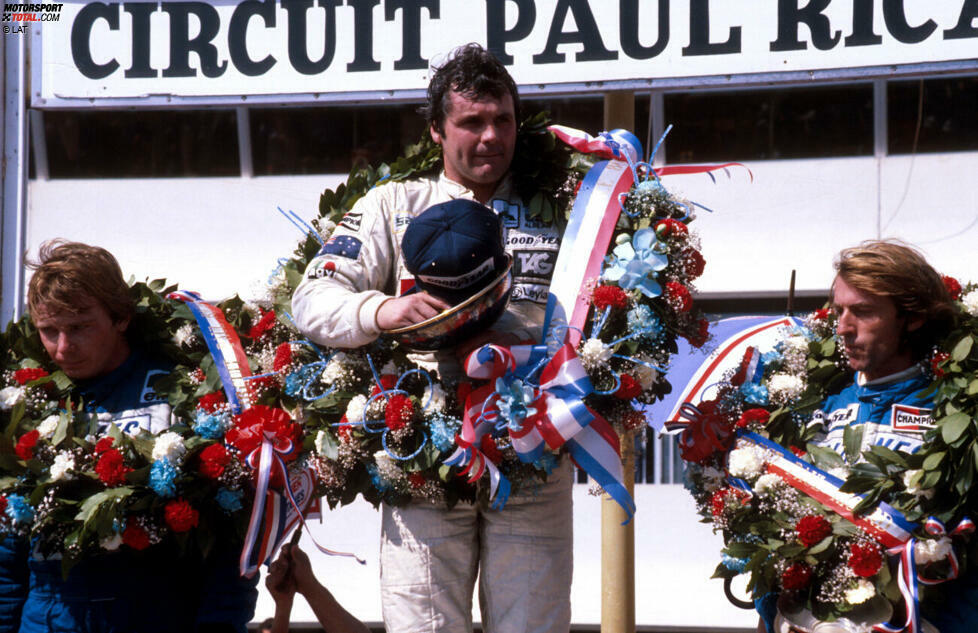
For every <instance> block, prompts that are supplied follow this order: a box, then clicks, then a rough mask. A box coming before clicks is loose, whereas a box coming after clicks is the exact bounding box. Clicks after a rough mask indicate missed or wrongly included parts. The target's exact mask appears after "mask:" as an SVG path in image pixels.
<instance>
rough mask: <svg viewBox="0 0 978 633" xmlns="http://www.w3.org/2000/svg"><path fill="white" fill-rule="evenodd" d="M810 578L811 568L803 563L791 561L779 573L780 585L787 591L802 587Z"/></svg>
mask: <svg viewBox="0 0 978 633" xmlns="http://www.w3.org/2000/svg"><path fill="white" fill-rule="evenodd" d="M811 580H812V568H811V567H809V566H808V565H806V564H805V563H792V564H791V566H790V567H788V568H787V569H785V570H784V572H783V573H782V574H781V586H782V587H784V588H785V589H787V590H788V591H791V590H794V589H804V588H805V587H807V586H808V583H809V582H811Z"/></svg>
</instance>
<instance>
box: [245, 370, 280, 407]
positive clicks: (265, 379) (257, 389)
mask: <svg viewBox="0 0 978 633" xmlns="http://www.w3.org/2000/svg"><path fill="white" fill-rule="evenodd" d="M277 386H278V382H277V381H276V380H275V376H274V375H270V376H255V377H251V378H248V382H246V383H245V387H246V388H247V389H248V397H249V398H251V400H252V402H254V401H255V400H260V399H261V397H262V396H263V395H265V391H267V390H269V389H274V388H275V387H277Z"/></svg>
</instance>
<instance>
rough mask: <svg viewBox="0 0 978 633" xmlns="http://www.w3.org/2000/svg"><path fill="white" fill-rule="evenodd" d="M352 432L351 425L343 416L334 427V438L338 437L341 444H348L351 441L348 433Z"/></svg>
mask: <svg viewBox="0 0 978 633" xmlns="http://www.w3.org/2000/svg"><path fill="white" fill-rule="evenodd" d="M352 430H353V425H352V424H350V422H349V420H347V419H346V416H345V415H344V416H343V417H342V418H340V424H339V426H337V427H336V436H337V437H339V438H340V439H341V440H343V442H345V443H347V444H349V443H350V440H351V439H353V438H352V436H351V435H350V431H352Z"/></svg>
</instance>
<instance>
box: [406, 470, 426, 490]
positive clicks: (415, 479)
mask: <svg viewBox="0 0 978 633" xmlns="http://www.w3.org/2000/svg"><path fill="white" fill-rule="evenodd" d="M426 481H427V480H426V479H425V478H424V475H422V474H421V473H417V472H415V473H410V474H408V483H409V484H411V487H412V488H414V489H415V490H417V489H419V488H423V487H424V484H425V482H426Z"/></svg>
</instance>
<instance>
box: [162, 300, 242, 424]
mask: <svg viewBox="0 0 978 633" xmlns="http://www.w3.org/2000/svg"><path fill="white" fill-rule="evenodd" d="M166 298H167V299H175V300H177V301H183V302H184V303H185V304H187V307H188V308H189V309H190V313H191V314H193V315H194V318H195V319H196V320H197V325H198V326H199V328H200V332H201V335H203V337H204V342H206V343H207V349H208V350H210V353H211V356H212V357H213V358H214V365H215V366H216V367H217V372H218V374H219V375H220V377H221V384H222V385H223V386H224V393H225V394H226V395H227V399H228V404H229V405H230V406H231V412H232V413H234V414H235V415H237V414H239V413H241V412H242V411H243V410H245V409H247V408H248V407H249V406H250V405H251V402H250V401H249V399H248V389H247V388H246V387H245V379H246V378H247V377H248V376H250V375H251V370H250V369H249V367H248V356H247V355H246V354H245V352H244V348H243V347H242V346H241V339H240V338H238V333H237V332H235V331H234V328H233V327H231V324H230V323H228V321H227V319H226V318H225V317H224V312H222V311H221V309H220V308H218V307H217V306H215V305H211V304H210V303H207V302H206V301H204V300H202V299H201V298H200V295H199V294H197V293H196V292H189V291H186V290H177V291H175V292H171V293H170V294H168V295H167V297H166Z"/></svg>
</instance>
